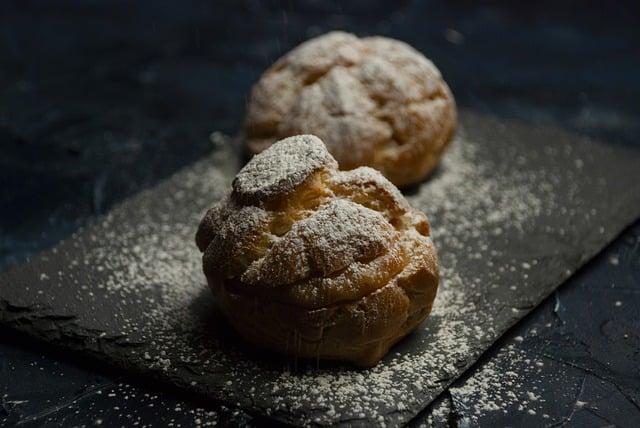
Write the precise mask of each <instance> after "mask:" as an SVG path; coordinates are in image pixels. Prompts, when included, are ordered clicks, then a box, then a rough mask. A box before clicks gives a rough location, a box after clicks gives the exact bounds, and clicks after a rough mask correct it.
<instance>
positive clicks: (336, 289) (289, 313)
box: [196, 135, 438, 365]
mask: <svg viewBox="0 0 640 428" xmlns="http://www.w3.org/2000/svg"><path fill="white" fill-rule="evenodd" d="M196 244H197V245H198V248H199V249H200V250H201V251H202V252H203V253H204V254H203V268H204V273H205V275H206V277H207V280H208V283H209V285H210V287H211V288H212V290H213V291H214V293H215V295H216V296H217V297H218V301H219V304H220V307H221V308H222V310H223V312H224V313H225V315H226V316H227V317H228V319H229V320H230V321H231V323H232V324H233V325H234V327H235V328H236V329H237V330H238V331H239V332H240V333H241V335H242V336H243V337H245V338H246V339H247V340H249V341H250V342H253V343H254V344H257V345H259V346H263V347H267V348H269V349H272V350H275V351H278V352H282V353H287V354H293V355H296V356H299V357H307V358H322V359H335V360H346V361H351V362H353V363H355V364H358V365H373V364H375V363H377V362H378V361H379V360H380V358H382V357H383V356H384V355H385V354H386V353H387V351H388V350H389V348H390V347H391V346H392V345H393V344H394V343H395V342H397V341H398V340H400V339H401V338H402V337H404V336H405V335H406V334H408V333H409V332H410V331H411V330H413V329H414V328H415V327H416V326H417V325H418V324H419V323H420V322H421V321H422V320H424V318H425V317H426V316H427V315H428V314H429V312H430V311H431V305H432V303H433V300H434V298H435V295H436V291H437V288H438V267H437V259H436V252H435V249H434V247H433V243H432V242H431V239H430V238H429V224H428V222H427V219H426V217H425V216H424V214H422V213H420V212H418V211H415V210H413V209H412V208H411V207H410V206H409V204H408V203H407V201H406V200H405V199H404V197H403V196H402V195H401V194H400V192H399V191H398V190H397V189H396V188H395V187H394V186H393V185H392V184H391V183H390V182H389V181H388V180H387V179H385V178H384V177H383V176H382V175H381V174H379V173H378V172H377V171H375V170H373V169H371V168H367V167H361V168H357V169H355V170H352V171H339V170H338V169H337V164H336V162H335V160H334V159H333V158H332V157H331V155H330V154H329V153H328V151H327V150H326V148H325V146H324V144H323V143H322V141H321V140H320V139H318V138H317V137H314V136H311V135H301V136H296V137H290V138H287V139H285V140H282V141H280V142H278V143H276V144H274V145H273V146H272V147H271V148H269V149H268V150H266V151H265V152H263V153H262V154H260V155H257V156H255V157H254V158H253V159H252V160H251V161H250V162H249V163H248V164H247V165H246V166H245V167H244V168H243V169H242V170H241V171H240V172H239V173H238V175H237V176H236V178H235V180H234V181H233V189H232V191H231V193H230V194H229V195H228V196H227V197H226V198H225V199H224V200H222V201H221V202H219V203H218V204H217V205H216V206H214V207H213V208H211V209H210V210H209V211H208V212H207V213H206V215H205V217H204V218H203V219H202V222H201V224H200V227H199V229H198V232H197V234H196Z"/></svg>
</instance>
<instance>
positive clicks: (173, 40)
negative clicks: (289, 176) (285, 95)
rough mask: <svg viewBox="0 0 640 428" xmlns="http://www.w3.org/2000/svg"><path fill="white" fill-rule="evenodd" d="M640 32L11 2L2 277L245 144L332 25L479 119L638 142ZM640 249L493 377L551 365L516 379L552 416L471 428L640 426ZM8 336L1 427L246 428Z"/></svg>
mask: <svg viewBox="0 0 640 428" xmlns="http://www.w3.org/2000/svg"><path fill="white" fill-rule="evenodd" d="M638 21H639V12H638V6H637V5H635V3H632V2H629V3H622V2H621V3H613V4H612V3H607V2H601V3H595V2H563V3H562V4H559V2H548V3H545V2H543V3H542V4H541V3H537V4H535V5H530V6H518V7H517V9H514V6H508V5H507V4H506V3H505V4H502V3H500V2H492V3H488V4H483V5H478V4H476V3H471V2H469V3H467V2H447V3H444V2H443V3H437V2H389V3H388V4H386V3H384V4H371V3H370V2H364V1H355V2H348V3H347V2H320V1H317V2H304V3H298V2H258V1H245V2H231V1H228V2H191V3H189V4H185V2H180V4H178V2H176V3H168V2H158V1H155V2H151V1H149V2H143V1H138V2H135V3H134V2H124V1H93V2H71V1H69V2H64V1H49V2H48V1H39V2H35V1H20V2H17V1H16V2H3V3H1V4H0V207H1V212H0V266H2V268H6V267H8V266H10V265H12V264H14V263H16V262H18V261H20V260H22V259H23V258H24V257H25V256H26V255H28V254H33V253H35V252H37V251H39V250H41V249H44V248H47V247H49V246H51V245H53V244H55V243H56V242H58V241H59V240H60V239H61V238H63V237H65V236H67V235H68V234H69V233H71V232H72V231H73V230H75V229H76V228H77V227H78V226H79V225H80V224H82V223H84V222H86V221H87V219H89V218H91V217H92V216H94V215H96V214H100V213H104V212H105V211H106V210H108V209H109V207H110V206H111V205H113V203H114V202H116V201H118V200H120V199H122V198H123V197H124V196H127V195H130V194H132V193H135V192H136V191H138V190H140V189H142V188H144V187H147V186H149V185H151V184H154V183H156V182H157V181H158V180H160V179H161V178H163V177H165V176H167V175H168V174H170V173H172V172H173V171H175V170H176V169H178V168H179V167H180V166H183V165H186V164H188V163H190V162H191V161H193V160H195V159H197V158H199V157H201V156H202V155H203V154H204V153H206V152H207V151H208V150H209V149H210V143H209V142H208V138H207V137H208V135H209V133H210V132H211V131H214V130H222V131H224V132H227V133H233V132H235V131H236V130H237V128H238V126H239V124H240V122H241V117H242V112H243V108H244V100H245V95H246V93H247V91H248V89H249V87H250V85H251V83H252V82H253V81H254V80H255V79H256V78H257V76H258V75H259V73H260V71H261V70H262V69H264V68H265V67H266V66H267V65H268V64H269V63H270V62H272V61H273V60H274V59H275V58H277V57H278V56H279V55H280V54H281V53H283V52H285V51H286V50H288V49H289V48H290V47H292V46H294V45H295V44H297V43H299V42H300V41H302V40H304V39H306V38H308V37H310V36H313V35H316V34H318V33H321V32H325V31H327V30H330V29H334V28H340V29H345V30H350V31H355V32H357V33H359V34H362V35H365V34H382V35H389V36H392V37H397V38H400V39H402V40H405V41H407V42H409V43H411V44H412V45H414V46H415V47H416V48H417V49H419V50H421V51H422V52H424V53H425V54H426V55H427V56H429V57H430V58H432V59H433V60H434V62H435V63H436V64H437V65H438V66H439V68H440V69H441V71H442V72H443V74H444V76H445V78H446V79H447V81H448V82H449V83H450V85H451V87H452V90H453V92H454V94H455V96H456V99H457V101H458V103H459V104H460V105H461V106H464V107H467V108H471V109H475V110H479V111H482V112H485V113H489V114H493V115H497V116H500V117H515V118H519V119H522V120H524V121H526V122H528V123H530V124H533V125H540V126H545V125H555V126H561V127H564V128H568V129H570V130H572V131H574V132H577V133H581V134H586V135H590V136H596V137H598V138H600V139H603V140H605V141H609V142H611V143H613V144H636V145H637V144H638V140H637V134H638V131H639V130H640V129H639V128H640V122H639V120H638V119H640V103H638V101H637V100H638V98H639V96H640V80H638V78H637V76H638V75H639V72H640V48H639V46H640V44H639V42H640V37H639V36H640V32H639V31H638V24H637V23H638ZM639 167H640V166H639ZM639 191H640V190H639ZM639 235H640V230H639V229H638V226H636V227H635V228H632V229H630V230H629V231H627V232H626V233H625V234H624V236H622V237H621V238H619V240H618V242H617V243H616V244H614V246H613V247H612V248H610V249H609V250H608V255H605V256H602V257H600V258H599V259H598V260H596V261H594V262H593V263H591V264H590V265H589V266H587V267H586V268H585V269H583V270H582V271H581V273H580V274H579V275H577V276H576V277H575V278H574V279H572V280H571V281H569V284H567V285H566V286H564V287H563V288H562V289H561V290H560V291H559V292H558V294H557V296H556V299H550V301H549V302H547V303H546V304H545V305H543V306H542V307H541V308H539V309H538V310H537V311H536V312H535V313H534V314H532V315H531V316H530V317H529V318H527V319H526V320H525V321H524V322H523V323H521V325H520V326H519V327H518V329H517V330H518V331H516V332H514V333H513V334H510V335H509V337H506V338H505V339H504V340H503V341H502V342H501V343H499V344H498V346H496V347H495V349H494V350H492V351H491V352H490V353H489V355H488V356H487V358H486V360H485V361H484V364H487V362H489V361H492V362H493V364H497V365H498V366H500V364H503V365H504V366H505V367H507V366H508V365H509V361H507V360H508V359H505V358H501V356H500V350H501V349H503V348H505V347H507V346H509V345H510V344H513V345H514V346H517V347H519V348H521V349H522V351H523V352H526V353H531V355H532V356H540V355H542V356H543V357H544V358H545V359H547V360H549V363H548V364H546V365H545V366H544V367H545V368H544V370H545V371H548V373H542V374H540V375H538V376H537V378H536V379H530V380H528V379H527V377H528V375H527V373H528V372H527V368H526V367H521V368H518V367H510V370H516V371H517V372H518V373H520V374H521V377H522V378H523V379H525V380H526V381H531V382H532V383H533V382H540V379H542V380H543V381H544V382H546V384H544V385H543V386H545V388H543V389H544V390H545V392H546V394H548V396H547V397H546V398H547V399H546V400H545V406H546V407H545V412H538V413H537V414H536V415H527V417H526V419H518V418H522V416H521V414H520V413H517V412H509V414H506V415H505V414H498V413H497V412H489V413H487V415H486V416H485V417H481V418H479V419H478V420H477V421H475V420H471V423H476V422H477V423H481V424H482V425H486V426H492V425H504V424H512V425H514V424H515V425H520V424H524V423H526V424H531V425H541V424H554V423H556V424H562V423H563V422H566V420H568V419H570V422H571V423H574V424H577V425H584V424H593V425H607V424H615V425H620V426H633V422H634V421H637V420H639V419H640V403H637V402H634V401H633V400H631V399H629V398H628V396H627V395H625V393H624V391H625V390H626V389H628V388H636V390H637V389H638V388H640V373H639V367H640V361H639V359H640V356H639V355H640V338H639V337H638V333H637V332H638V331H639V330H640V314H639V311H640V309H638V308H640V278H639V276H640V273H639V272H640V248H639V247H640V243H639V242H640V238H639ZM611 256H615V257H613V258H611ZM612 260H613V261H617V262H618V263H617V264H615V263H612V262H611V261H612ZM618 301H619V302H624V304H623V305H621V306H616V305H615V302H618ZM549 324H550V326H549V327H547V325H549ZM532 329H535V333H530V332H531V331H532ZM0 334H1V335H2V336H0V337H2V340H1V343H0V388H2V389H0V423H5V424H9V425H11V424H14V423H17V422H18V421H25V422H27V425H30V424H33V425H41V424H43V423H44V422H47V421H49V422H53V423H56V424H65V425H79V424H84V423H95V422H101V421H104V422H105V423H107V422H108V423H109V424H114V423H117V422H119V423H120V424H130V423H132V421H135V420H136V419H139V421H140V423H157V424H164V423H169V422H170V421H171V419H172V418H173V419H176V422H180V421H181V422H182V423H183V424H186V425H190V424H194V423H197V421H198V420H199V421H200V422H201V423H206V422H207V421H212V420H217V421H219V422H225V421H232V422H243V421H246V420H247V418H248V416H246V415H242V414H237V413H236V412H234V411H233V410H220V409H217V410H216V412H215V414H208V412H209V408H205V407H206V406H205V405H204V403H198V402H197V401H193V400H190V399H188V398H187V397H181V396H180V395H179V394H176V393H173V392H171V391H165V389H166V388H164V387H160V386H157V385H146V384H145V385H141V384H136V385H135V386H133V385H119V383H121V382H122V379H120V378H119V377H118V375H117V374H116V373H106V372H105V371H104V370H103V368H99V367H87V365H86V364H84V366H83V364H82V362H78V361H71V360H69V359H68V358H67V357H66V356H64V355H58V354H55V353H53V352H52V351H49V350H45V349H44V348H41V347H39V346H37V345H33V344H29V343H26V342H25V341H24V339H22V338H21V337H19V336H17V335H14V334H11V333H9V332H6V331H0ZM516 338H518V340H516ZM520 338H523V339H522V340H520ZM78 363H80V364H78ZM481 365H482V364H481ZM559 374H561V375H559ZM472 376H473V374H472ZM128 382H130V380H128ZM463 382H464V380H463ZM111 389H114V390H115V391H116V392H110V390H111ZM145 394H147V395H148V396H147V397H145ZM156 396H157V397H156ZM125 397H128V398H125ZM154 397H155V398H154ZM74 400H75V401H74ZM183 400H187V401H184V402H182V401H183ZM443 400H444V401H445V402H444V403H440V404H436V405H441V406H445V407H447V406H448V408H450V409H451V412H450V421H452V422H455V421H458V422H461V421H462V422H465V421H467V420H468V418H467V419H465V418H466V416H465V415H466V412H467V413H468V412H471V410H470V409H472V408H473V406H474V403H473V399H469V397H462V398H460V397H457V396H456V395H455V394H453V393H452V394H449V395H446V396H445V397H444V398H443ZM578 402H579V405H576V403H578ZM582 403H587V404H586V405H584V404H582ZM116 408H117V409H116ZM176 409H180V410H176ZM440 413H442V412H440ZM445 413H446V412H445ZM545 413H546V414H547V416H548V418H543V414H545ZM426 416H427V415H426V414H425V415H424V418H422V419H423V420H425V421H426Z"/></svg>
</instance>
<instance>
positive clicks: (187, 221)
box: [30, 115, 608, 425]
mask: <svg viewBox="0 0 640 428" xmlns="http://www.w3.org/2000/svg"><path fill="white" fill-rule="evenodd" d="M486 120H487V119H486V118H482V117H481V118H478V117H475V116H473V115H468V116H467V117H466V121H467V126H468V128H467V129H474V127H479V126H489V125H485V123H486V122H485V121H486ZM496 123H497V122H496ZM496 123H494V122H491V123H490V126H492V127H493V128H492V131H491V134H492V138H494V140H491V141H488V140H482V139H478V137H474V138H471V137H469V136H467V135H466V133H465V132H462V133H461V134H460V135H459V138H458V140H457V141H455V142H454V143H453V145H452V147H451V150H450V151H449V152H448V153H447V154H446V155H445V157H444V161H443V164H442V166H441V168H440V169H439V171H437V173H436V175H434V176H433V177H432V178H431V179H430V180H429V181H427V182H425V183H423V184H422V185H421V186H420V188H418V189H417V191H416V192H415V193H414V194H411V195H409V196H408V199H409V200H410V202H411V204H412V205H413V206H415V207H417V208H419V209H421V210H423V211H425V212H426V213H427V214H428V216H429V219H430V221H431V225H432V231H433V237H434V242H435V244H436V247H437V248H438V250H439V258H440V262H441V263H440V264H441V277H442V281H441V288H440V291H439V294H438V297H437V299H436V302H435V305H434V309H433V312H432V314H431V316H430V317H429V318H428V320H427V321H426V322H425V323H424V324H423V325H422V326H420V327H419V328H418V330H417V331H416V332H415V333H413V334H412V335H411V336H410V337H409V338H408V339H407V340H405V341H403V342H401V343H399V344H398V345H397V346H396V347H395V348H393V349H392V350H391V353H390V354H389V355H388V356H387V357H386V358H385V359H384V360H383V361H382V362H381V363H380V364H378V365H377V366H375V367H373V368H371V369H367V370H356V369H354V368H352V367H335V366H331V367H326V366H325V367H322V368H320V369H316V368H315V365H313V364H312V367H307V366H305V367H303V370H294V365H293V364H288V363H287V362H284V361H283V360H281V359H277V360H274V359H273V358H270V357H268V356H267V355H263V354H260V355H254V354H250V353H248V352H247V350H246V349H244V348H241V347H239V346H238V345H237V341H233V340H229V335H230V334H232V333H230V330H229V327H228V326H226V325H225V324H223V323H222V322H221V320H220V318H219V317H215V310H214V303H213V301H212V300H213V299H212V297H211V293H210V291H209V290H208V289H207V286H206V284H205V280H204V276H203V275H202V271H201V260H200V254H199V251H198V249H197V248H196V246H195V245H194V244H193V236H194V234H195V230H196V227H197V225H198V222H199V220H200V219H201V218H202V216H203V215H204V213H205V211H206V209H207V208H208V207H209V206H211V204H212V203H213V202H214V201H215V200H220V199H222V198H223V197H224V194H225V191H226V190H227V189H228V188H229V186H230V181H231V178H232V177H233V176H234V174H235V166H236V164H235V159H237V158H236V157H235V155H234V154H233V153H232V152H231V150H230V149H229V148H228V147H223V148H221V149H220V150H218V151H216V152H215V153H214V154H213V155H212V156H210V157H208V158H207V159H204V160H203V161H201V162H198V163H197V164H195V165H194V166H192V167H190V168H188V169H186V170H184V171H183V172H181V173H180V174H178V175H177V176H176V177H174V178H172V179H171V180H169V181H168V182H167V183H164V184H163V185H162V186H161V187H160V189H154V190H150V191H147V192H143V193H142V194H140V195H138V196H136V197H135V198H134V199H133V200H132V201H129V202H127V203H126V204H124V205H122V206H120V207H117V208H115V209H114V210H113V211H112V212H111V213H110V214H109V215H108V216H107V217H106V218H104V219H103V220H102V221H101V222H100V224H99V225H97V227H93V228H90V229H89V230H87V231H86V232H85V233H79V234H77V235H76V237H75V238H76V239H75V240H72V241H68V242H67V243H65V244H63V245H62V246H60V247H58V249H57V250H56V251H59V252H63V251H69V254H65V257H59V259H60V260H65V265H64V266H60V267H59V269H60V271H59V272H58V274H56V270H50V271H47V276H46V277H44V276H43V277H42V278H41V279H39V278H40V274H39V273H37V276H34V278H35V279H34V281H33V282H34V284H32V287H33V289H31V290H30V291H32V292H33V296H34V297H33V299H34V300H35V299H41V302H42V304H43V305H45V304H46V305H52V306H54V307H55V306H56V305H57V306H61V307H65V306H64V304H65V303H64V302H66V300H65V299H68V298H69V294H68V293H58V291H57V290H58V289H59V288H62V281H64V282H65V283H66V282H69V281H72V282H74V283H75V284H76V285H77V292H76V296H75V299H76V300H78V301H79V302H81V303H82V307H83V308H86V312H85V313H82V314H79V315H78V317H77V318H75V319H74V320H73V322H66V323H65V324H64V325H63V326H62V327H61V328H60V331H65V329H68V328H70V326H71V325H75V326H82V328H85V329H86V330H91V331H93V332H94V333H95V337H96V343H95V352H97V353H102V354H104V353H106V354H109V355H110V358H111V359H112V360H114V361H115V362H118V363H119V364H122V365H126V366H129V367H130V366H131V365H134V366H135V368H137V369H138V370H143V371H145V372H149V368H150V367H151V370H152V374H154V375H155V376H158V377H161V378H163V379H168V380H170V381H171V382H174V383H176V384H179V385H181V386H183V387H185V388H189V389H192V390H195V391H199V392H202V393H205V394H208V395H210V396H212V397H214V398H216V399H222V400H225V401H226V402H227V403H229V404H232V405H240V406H244V407H246V408H251V409H253V410H254V411H257V412H260V413H264V414H270V415H272V416H274V417H276V418H278V419H280V420H283V421H288V422H295V423H297V424H300V423H307V424H310V423H314V422H315V423H320V424H329V423H336V422H340V421H343V422H346V421H353V420H358V421H359V420H362V422H363V423H365V424H368V425H371V424H377V425H397V424H399V423H400V422H403V421H406V420H407V419H408V418H410V417H412V416H414V415H415V414H416V413H417V412H418V411H419V410H421V408H422V407H423V406H424V405H425V403H428V402H429V401H430V400H432V399H433V398H434V397H435V396H436V395H437V394H438V393H439V392H441V391H442V390H443V388H445V387H446V386H447V385H448V384H449V383H450V382H451V381H452V380H453V379H454V378H455V377H456V376H458V375H459V374H460V373H461V371H463V370H464V369H465V368H466V367H468V366H469V365H470V364H472V363H473V362H474V361H475V360H476V359H477V357H478V356H479V354H480V353H481V352H482V350H483V349H486V347H487V346H488V345H489V344H490V343H492V342H493V341H494V340H495V338H496V337H497V336H498V335H499V334H501V333H502V332H503V331H504V330H505V329H506V328H507V327H508V326H509V325H511V324H512V323H513V322H515V321H516V320H517V319H519V318H520V317H521V316H522V314H523V313H525V312H526V311H527V310H529V308H531V307H532V306H533V305H534V304H535V303H536V302H538V301H539V300H540V298H541V297H543V296H544V295H545V293H548V292H549V291H550V290H551V289H552V288H553V287H554V284H557V283H558V281H559V280H561V279H562V278H563V277H566V275H568V274H569V273H570V272H566V267H564V268H563V267H562V266H560V267H558V266H556V265H555V264H553V261H554V258H555V257H560V256H562V257H565V258H564V259H561V260H567V258H566V257H567V256H566V254H569V250H570V249H571V248H572V247H571V246H570V245H563V241H562V239H563V237H564V236H566V231H568V230H571V231H572V232H571V233H572V234H574V235H575V233H577V232H580V233H587V232H589V233H593V234H597V233H603V232H602V231H600V230H599V229H598V228H597V227H596V228H594V227H593V224H592V223H593V221H592V220H593V219H594V218H596V219H598V218H600V217H597V215H598V212H596V211H595V210H594V211H580V212H579V213H576V212H575V211H576V208H575V207H576V206H577V205H575V203H576V202H575V201H578V200H580V198H581V197H584V193H581V192H586V191H589V192H595V193H596V194H599V195H606V188H607V185H608V183H607V182H606V181H605V180H601V179H597V178H594V177H593V173H592V172H593V166H594V165H597V162H595V160H594V159H592V158H590V154H589V153H590V150H591V149H593V147H592V146H586V145H585V146H584V147H582V148H583V149H584V150H582V151H581V152H580V154H581V159H582V163H581V164H576V163H575V162H574V160H575V157H576V154H575V153H572V152H571V149H570V148H568V147H569V146H570V144H567V143H566V140H564V141H565V143H562V140H560V142H556V141H554V144H544V141H542V140H541V148H540V149H539V150H530V149H529V148H528V146H527V144H528V143H530V142H531V141H529V142H521V141H520V140H519V138H518V135H519V134H518V133H517V132H514V133H513V134H510V133H508V132H506V131H505V132H503V131H502V130H501V129H500V128H499V127H498V125H496ZM478 134H483V132H479V133H478ZM484 134H488V132H484ZM474 135H475V134H474ZM522 135H525V133H523V134H522ZM501 138H502V139H504V141H502V140H501ZM594 147H595V146H594ZM587 148H589V150H587ZM491 150H492V151H494V153H492V154H491V155H488V154H487V151H491ZM523 151H526V157H523V156H522V152H523ZM594 153H598V152H597V151H595V149H594ZM536 157H538V160H537V161H536ZM530 162H533V163H530ZM573 165H575V167H573ZM587 170H588V173H587V172H585V171H587ZM575 183H583V184H581V186H582V187H578V185H576V184H575ZM585 183H586V184H585ZM587 184H588V186H587ZM584 186H586V187H584ZM159 195H162V198H159ZM131 219H135V221H136V223H135V224H134V225H132V223H131ZM547 219H551V220H552V221H546V220H547ZM590 219H591V220H590ZM589 221H591V223H589ZM576 222H578V223H576ZM576 231H577V232H576ZM545 234H546V235H545ZM551 239H553V240H554V241H553V242H556V243H557V245H553V246H548V247H547V248H546V249H545V248H542V247H541V245H540V242H542V240H551ZM505 241H509V245H506V244H505ZM514 243H515V244H514ZM106 244H108V245H106ZM70 246H73V251H70V250H69V247H70ZM507 248H509V250H507ZM541 248H542V249H541ZM567 248H568V250H565V249H567ZM543 251H547V252H546V253H544V252H543ZM562 251H566V252H565V253H562ZM571 254H574V255H575V253H571ZM550 260H551V262H550ZM52 263H53V262H52ZM541 269H544V270H545V272H546V273H547V274H548V275H551V274H553V278H551V279H549V281H547V282H545V283H541V282H540V280H539V277H538V280H536V283H535V284H533V283H532V281H531V278H530V275H531V276H532V275H533V273H534V272H536V271H540V270H541ZM34 275H35V274H34ZM38 284H41V286H40V288H38ZM532 285H535V286H536V287H538V288H536V287H532ZM494 289H499V290H500V293H495V292H492V290H494ZM522 290H527V293H522V292H521V291H522ZM532 290H533V291H535V292H538V293H539V295H535V294H534V295H532V294H531V292H532ZM38 291H43V292H45V293H44V294H43V295H40V293H38ZM104 296H113V297H116V299H110V300H109V301H108V302H109V304H110V305H108V306H106V305H105V297H104ZM111 303H114V305H111ZM104 312H108V316H102V317H96V316H95V314H97V313H104ZM94 318H95V319H94ZM105 319H109V320H111V322H110V323H109V324H108V325H105V323H104V320H105ZM78 328H79V327H78ZM96 331H97V332H99V333H96ZM114 344H117V345H118V346H115V345H114ZM124 345H127V346H124ZM132 356H136V357H139V358H132ZM463 391H464V390H463ZM532 393H534V394H538V393H537V392H536V391H532ZM487 405H488V406H491V403H489V404H487ZM532 410H534V411H535V407H532Z"/></svg>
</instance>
